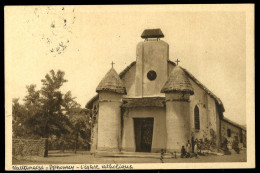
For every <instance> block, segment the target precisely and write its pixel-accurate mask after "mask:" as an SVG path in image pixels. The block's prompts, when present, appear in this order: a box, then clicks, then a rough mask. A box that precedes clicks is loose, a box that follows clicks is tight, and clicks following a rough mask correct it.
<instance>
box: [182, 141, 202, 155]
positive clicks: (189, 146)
mask: <svg viewBox="0 0 260 173" xmlns="http://www.w3.org/2000/svg"><path fill="white" fill-rule="evenodd" d="M193 147H194V148H193V151H192V144H191V143H190V140H188V142H187V143H186V147H184V146H182V147H181V158H190V157H193V156H194V157H195V158H197V157H198V141H197V140H195V141H194V143H193Z"/></svg>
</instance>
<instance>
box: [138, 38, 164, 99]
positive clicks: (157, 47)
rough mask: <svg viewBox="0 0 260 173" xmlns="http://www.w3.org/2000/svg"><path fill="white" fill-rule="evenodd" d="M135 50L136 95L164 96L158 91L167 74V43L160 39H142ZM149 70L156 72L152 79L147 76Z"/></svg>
mask: <svg viewBox="0 0 260 173" xmlns="http://www.w3.org/2000/svg"><path fill="white" fill-rule="evenodd" d="M136 50H137V51H136V54H137V55H136V65H137V67H136V87H135V89H136V96H164V94H163V93H161V92H160V91H161V89H162V87H163V85H164V83H165V82H166V80H167V76H168V68H167V66H168V64H167V63H168V59H169V45H168V44H167V43H166V42H164V41H162V40H159V41H144V42H141V43H139V44H138V45H137V49H136ZM150 70H154V71H155V72H156V74H157V78H156V79H155V80H153V81H150V80H149V79H148V78H147V73H148V72H149V71H150Z"/></svg>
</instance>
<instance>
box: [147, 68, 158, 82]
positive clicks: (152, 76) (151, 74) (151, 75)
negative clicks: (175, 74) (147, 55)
mask: <svg viewBox="0 0 260 173" xmlns="http://www.w3.org/2000/svg"><path fill="white" fill-rule="evenodd" d="M156 77H157V74H156V72H155V71H153V70H151V71H149V72H148V73H147V78H148V79H149V80H155V79H156Z"/></svg>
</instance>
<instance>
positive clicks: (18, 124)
mask: <svg viewBox="0 0 260 173" xmlns="http://www.w3.org/2000/svg"><path fill="white" fill-rule="evenodd" d="M12 102H13V104H12V114H13V116H12V127H13V133H12V135H13V137H14V138H17V137H23V136H25V133H26V131H25V127H24V115H26V109H25V107H24V106H23V105H21V104H20V103H19V98H13V100H12Z"/></svg>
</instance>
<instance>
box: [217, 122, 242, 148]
mask: <svg viewBox="0 0 260 173" xmlns="http://www.w3.org/2000/svg"><path fill="white" fill-rule="evenodd" d="M228 129H229V130H230V136H229V135H228ZM221 136H222V137H225V138H226V139H227V140H228V143H229V145H232V142H233V140H234V138H235V136H237V137H238V140H239V142H240V143H241V144H240V145H241V146H242V145H243V143H244V146H245V141H243V140H245V137H244V136H243V132H242V129H241V128H238V127H237V126H234V125H232V124H230V123H228V122H226V121H224V120H221ZM241 138H242V139H241Z"/></svg>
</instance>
